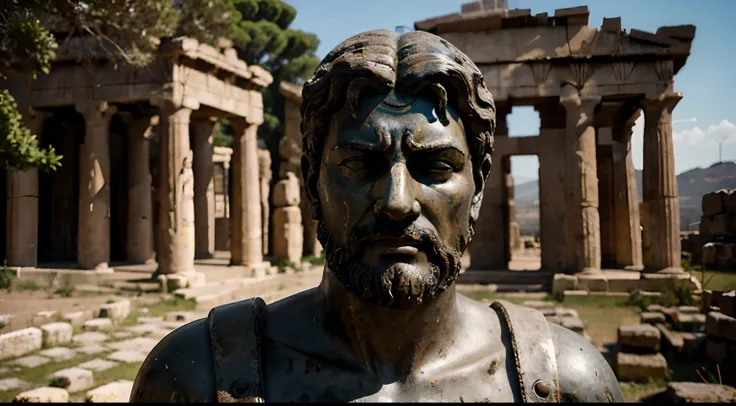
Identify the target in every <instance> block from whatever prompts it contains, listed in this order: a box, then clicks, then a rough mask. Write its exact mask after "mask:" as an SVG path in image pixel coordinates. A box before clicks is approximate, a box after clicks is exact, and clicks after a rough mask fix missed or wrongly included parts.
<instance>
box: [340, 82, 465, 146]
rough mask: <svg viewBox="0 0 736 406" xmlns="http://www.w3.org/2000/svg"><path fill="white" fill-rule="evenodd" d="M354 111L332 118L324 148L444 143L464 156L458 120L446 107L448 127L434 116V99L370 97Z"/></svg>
mask: <svg viewBox="0 0 736 406" xmlns="http://www.w3.org/2000/svg"><path fill="white" fill-rule="evenodd" d="M357 107H358V108H357V111H355V112H354V111H353V110H352V109H351V108H350V107H348V106H346V107H345V108H343V109H342V110H341V111H340V112H339V113H338V114H336V115H335V116H334V117H333V125H332V126H331V127H330V133H331V134H330V135H331V136H330V137H328V138H329V139H331V140H332V141H333V142H329V141H328V142H327V144H330V145H326V147H328V148H331V147H332V146H334V144H345V143H348V144H350V143H353V142H361V141H363V142H367V143H370V144H374V145H375V146H376V147H387V146H388V145H389V144H390V143H392V142H397V141H400V140H401V139H403V141H404V142H409V143H411V144H421V145H422V146H425V147H432V146H434V145H433V144H446V146H449V147H454V148H456V149H458V150H460V152H463V153H465V154H467V153H468V146H467V140H466V139H465V131H464V128H463V124H462V121H461V120H460V118H459V116H458V115H457V113H456V112H455V111H454V109H452V107H451V106H447V113H448V114H447V115H448V119H449V124H448V125H443V124H442V123H441V121H440V120H439V118H438V117H437V111H436V103H435V101H434V100H432V99H430V98H427V97H422V96H412V95H405V94H401V93H397V92H393V91H392V92H391V93H389V94H388V95H372V96H368V97H365V98H362V99H361V100H360V103H359V105H358V106H357Z"/></svg>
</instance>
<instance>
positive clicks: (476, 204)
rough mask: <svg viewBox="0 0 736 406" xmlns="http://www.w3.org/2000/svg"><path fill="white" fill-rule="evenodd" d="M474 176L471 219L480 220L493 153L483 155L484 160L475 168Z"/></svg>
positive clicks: (473, 220)
mask: <svg viewBox="0 0 736 406" xmlns="http://www.w3.org/2000/svg"><path fill="white" fill-rule="evenodd" d="M475 172H476V173H474V174H473V178H474V179H475V194H473V201H472V202H471V204H470V219H471V221H472V222H475V221H476V220H478V216H479V215H480V206H481V203H482V201H483V190H485V186H486V180H487V179H488V175H489V174H490V173H491V155H490V154H486V155H485V156H484V157H483V161H482V162H481V163H480V165H478V168H477V169H475Z"/></svg>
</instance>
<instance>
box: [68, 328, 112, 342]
mask: <svg viewBox="0 0 736 406" xmlns="http://www.w3.org/2000/svg"><path fill="white" fill-rule="evenodd" d="M109 339H110V337H109V336H108V335H107V334H103V333H100V332H97V331H89V332H86V333H81V334H77V335H75V336H73V337H72V342H74V343H78V344H90V343H101V342H103V341H107V340H109Z"/></svg>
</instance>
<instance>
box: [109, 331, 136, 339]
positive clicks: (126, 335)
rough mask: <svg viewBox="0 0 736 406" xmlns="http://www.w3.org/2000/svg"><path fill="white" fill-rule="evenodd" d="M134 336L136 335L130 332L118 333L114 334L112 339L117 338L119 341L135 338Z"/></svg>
mask: <svg viewBox="0 0 736 406" xmlns="http://www.w3.org/2000/svg"><path fill="white" fill-rule="evenodd" d="M133 336H135V334H133V333H132V332H130V331H116V332H114V333H112V337H113V338H116V339H118V340H123V339H126V338H130V337H133Z"/></svg>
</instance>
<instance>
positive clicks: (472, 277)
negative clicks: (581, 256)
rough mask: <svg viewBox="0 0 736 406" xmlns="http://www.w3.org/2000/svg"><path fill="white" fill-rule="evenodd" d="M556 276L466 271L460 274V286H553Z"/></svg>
mask: <svg viewBox="0 0 736 406" xmlns="http://www.w3.org/2000/svg"><path fill="white" fill-rule="evenodd" d="M553 278H554V274H553V273H552V272H548V271H466V272H464V273H462V274H460V275H459V276H458V278H457V282H458V283H460V284H496V285H505V284H512V285H513V284H521V285H524V284H533V285H537V284H539V285H549V286H550V287H551V286H552V279H553Z"/></svg>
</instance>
